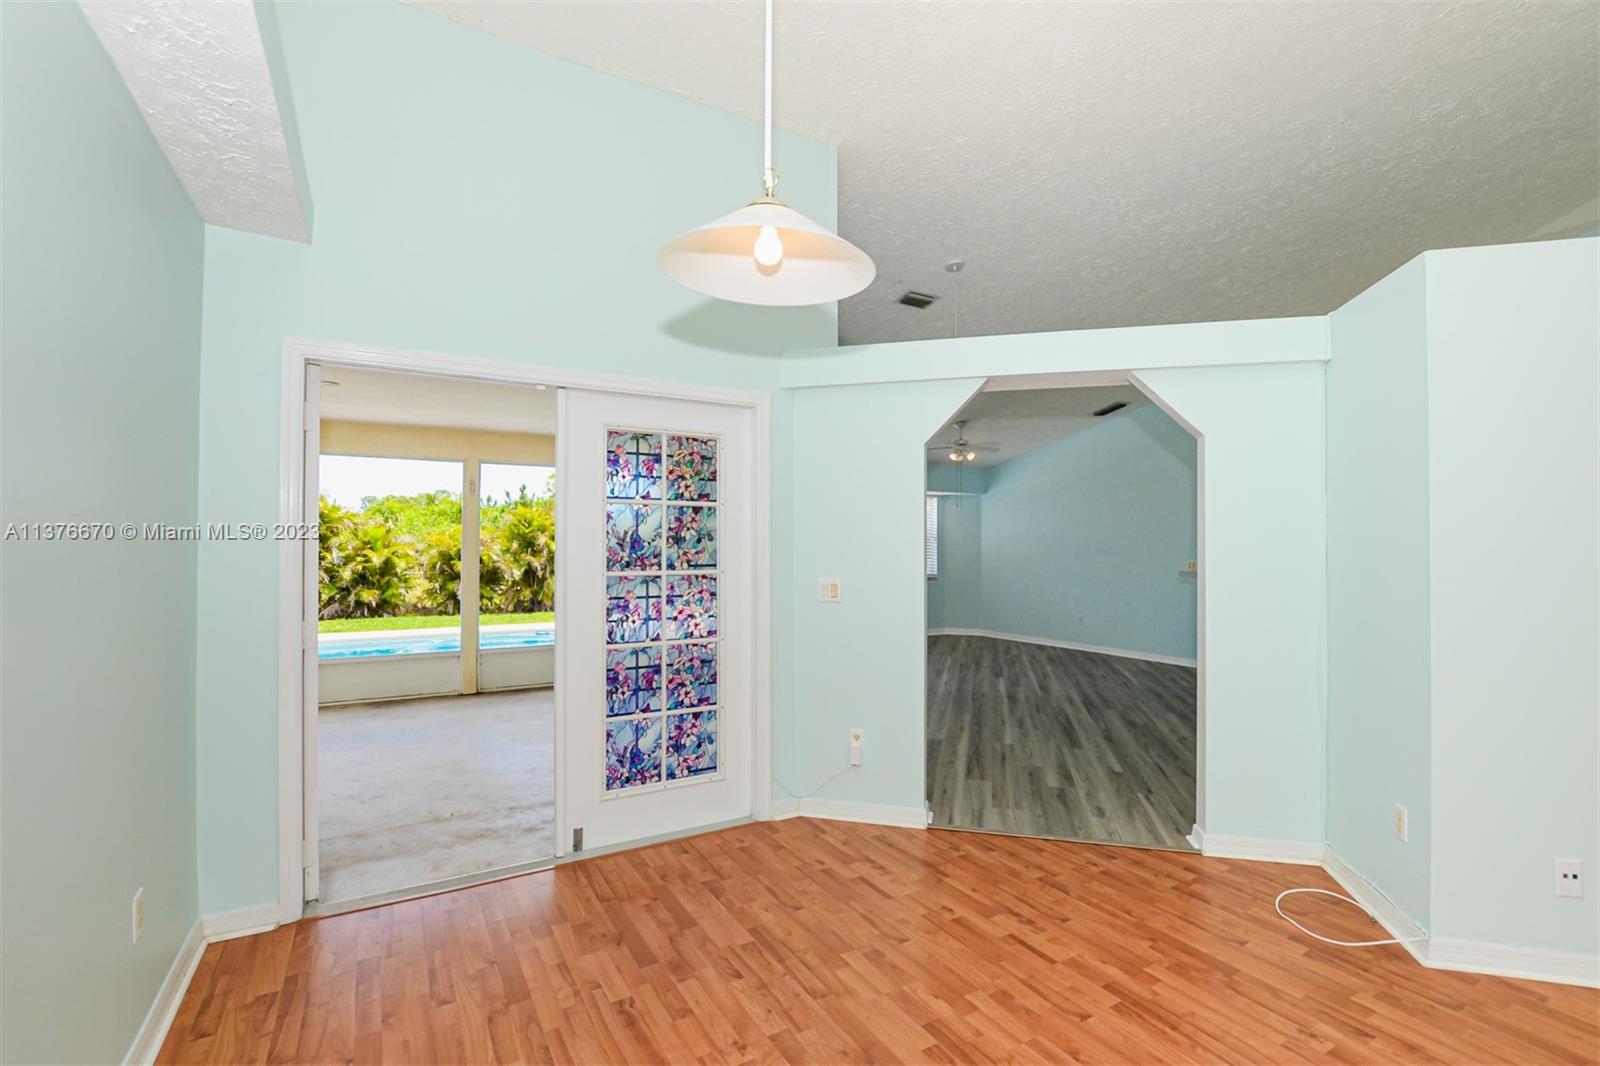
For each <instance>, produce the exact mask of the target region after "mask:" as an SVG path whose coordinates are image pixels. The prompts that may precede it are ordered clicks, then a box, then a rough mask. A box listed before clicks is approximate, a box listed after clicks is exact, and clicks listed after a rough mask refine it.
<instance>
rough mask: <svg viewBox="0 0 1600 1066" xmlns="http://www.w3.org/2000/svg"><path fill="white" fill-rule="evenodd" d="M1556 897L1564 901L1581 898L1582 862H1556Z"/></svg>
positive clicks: (1573, 860) (1561, 860) (1570, 860)
mask: <svg viewBox="0 0 1600 1066" xmlns="http://www.w3.org/2000/svg"><path fill="white" fill-rule="evenodd" d="M1556 895H1558V896H1561V897H1562V898H1564V899H1582V898H1583V860H1582V859H1557V860H1556Z"/></svg>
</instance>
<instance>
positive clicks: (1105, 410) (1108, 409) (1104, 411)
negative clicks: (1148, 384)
mask: <svg viewBox="0 0 1600 1066" xmlns="http://www.w3.org/2000/svg"><path fill="white" fill-rule="evenodd" d="M1126 406H1128V405H1127V404H1125V403H1123V402H1122V401H1121V400H1118V401H1117V402H1116V403H1108V404H1106V405H1105V406H1104V407H1102V408H1100V410H1098V411H1096V412H1095V413H1094V416H1095V417H1096V418H1104V417H1105V416H1106V415H1114V414H1116V413H1117V412H1118V411H1120V410H1122V409H1123V408H1124V407H1126Z"/></svg>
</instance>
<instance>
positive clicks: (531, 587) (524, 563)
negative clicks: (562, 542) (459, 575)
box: [499, 501, 556, 611]
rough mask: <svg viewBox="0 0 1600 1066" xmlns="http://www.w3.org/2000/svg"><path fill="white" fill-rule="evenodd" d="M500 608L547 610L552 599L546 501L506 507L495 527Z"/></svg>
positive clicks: (551, 519) (551, 536)
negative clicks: (502, 576) (501, 580)
mask: <svg viewBox="0 0 1600 1066" xmlns="http://www.w3.org/2000/svg"><path fill="white" fill-rule="evenodd" d="M499 534H500V536H499V540H500V552H499V555H500V558H501V559H502V560H503V563H504V566H505V571H506V581H505V590H504V592H503V593H502V594H501V596H500V601H501V602H500V608H501V610H504V611H548V610H549V609H550V608H551V606H552V605H553V604H554V603H555V599H556V524H555V516H554V515H553V514H552V513H551V510H550V505H549V503H548V502H547V501H540V502H535V503H524V504H516V505H514V506H512V507H510V508H508V509H507V511H506V514H505V519H504V521H503V522H502V523H501V525H500V529H499Z"/></svg>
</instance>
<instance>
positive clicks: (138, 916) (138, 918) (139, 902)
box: [133, 885, 144, 944]
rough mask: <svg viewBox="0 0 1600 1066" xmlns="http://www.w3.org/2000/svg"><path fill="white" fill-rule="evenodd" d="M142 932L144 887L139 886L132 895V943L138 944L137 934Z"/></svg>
mask: <svg viewBox="0 0 1600 1066" xmlns="http://www.w3.org/2000/svg"><path fill="white" fill-rule="evenodd" d="M143 932H144V886H143V885H140V886H139V887H138V889H137V890H136V891H135V892H134V893H133V942H134V943H135V944H137V943H138V942H139V934H140V933H143Z"/></svg>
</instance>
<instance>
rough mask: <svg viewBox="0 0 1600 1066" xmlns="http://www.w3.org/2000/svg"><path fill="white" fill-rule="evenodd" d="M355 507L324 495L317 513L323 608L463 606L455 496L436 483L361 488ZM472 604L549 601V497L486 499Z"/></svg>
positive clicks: (409, 610) (377, 612) (377, 611)
mask: <svg viewBox="0 0 1600 1066" xmlns="http://www.w3.org/2000/svg"><path fill="white" fill-rule="evenodd" d="M361 502H362V507H361V510H359V511H354V510H350V509H348V508H344V507H340V506H339V505H338V504H336V503H332V502H330V501H329V500H328V499H327V498H326V497H324V498H323V499H322V501H321V506H320V507H319V509H318V518H319V521H320V523H321V525H320V527H319V529H318V556H319V558H318V563H319V571H320V576H321V590H320V592H321V595H320V604H319V607H320V617H322V618H378V617H391V616H400V615H411V614H416V615H453V614H459V613H460V611H461V501H460V498H459V497H458V496H457V495H456V494H455V493H450V492H444V491H438V492H425V493H419V494H417V495H415V496H381V497H370V496H369V497H367V498H365V499H363V500H362V501H361ZM480 519H481V527H482V528H481V539H482V543H481V552H480V555H479V559H478V590H479V594H478V604H479V606H478V609H479V610H480V611H481V612H483V613H514V612H527V611H547V610H549V609H550V608H551V606H552V605H553V604H554V603H555V543H556V539H555V510H554V501H553V500H552V499H551V498H550V497H548V496H546V497H531V496H529V495H528V493H527V490H526V489H524V490H522V492H520V493H519V494H518V496H517V497H515V498H513V497H511V496H509V495H508V496H507V497H506V498H505V499H504V500H500V501H495V500H485V501H484V502H483V506H482V508H481V512H480Z"/></svg>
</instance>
